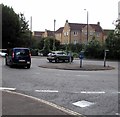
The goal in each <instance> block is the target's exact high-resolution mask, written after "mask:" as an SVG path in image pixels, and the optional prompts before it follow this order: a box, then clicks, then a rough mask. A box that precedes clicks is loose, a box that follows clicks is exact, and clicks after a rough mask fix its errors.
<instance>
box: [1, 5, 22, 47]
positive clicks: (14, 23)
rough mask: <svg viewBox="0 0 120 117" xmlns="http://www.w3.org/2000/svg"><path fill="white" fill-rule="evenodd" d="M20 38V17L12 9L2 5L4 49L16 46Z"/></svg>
mask: <svg viewBox="0 0 120 117" xmlns="http://www.w3.org/2000/svg"><path fill="white" fill-rule="evenodd" d="M19 36H20V24H19V16H18V15H17V14H16V13H15V12H14V10H13V9H12V8H10V7H7V6H4V5H3V4H2V48H7V47H8V44H9V46H15V44H16V43H15V42H16V38H17V37H19Z"/></svg>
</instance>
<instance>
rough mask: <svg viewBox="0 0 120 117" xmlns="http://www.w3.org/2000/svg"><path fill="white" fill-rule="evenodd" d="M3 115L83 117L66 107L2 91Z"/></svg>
mask: <svg viewBox="0 0 120 117" xmlns="http://www.w3.org/2000/svg"><path fill="white" fill-rule="evenodd" d="M0 92H1V91H0ZM2 115H3V116H5V117H6V115H39V116H42V115H49V116H50V115H51V116H52V115H54V116H53V117H55V116H58V115H59V116H60V117H61V116H62V117H64V116H66V117H67V116H68V117H74V116H75V117H77V116H79V117H83V116H82V115H81V114H79V113H76V112H74V111H71V110H69V109H66V108H64V107H60V106H58V105H55V104H53V103H50V102H47V101H45V100H41V99H38V98H34V97H31V96H27V95H23V94H20V93H16V92H13V91H2Z"/></svg>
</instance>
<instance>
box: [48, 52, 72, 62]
mask: <svg viewBox="0 0 120 117" xmlns="http://www.w3.org/2000/svg"><path fill="white" fill-rule="evenodd" d="M47 59H48V60H49V62H53V61H55V62H60V61H61V62H70V60H71V62H72V61H73V56H72V55H71V56H70V54H67V53H66V52H64V51H53V52H51V53H49V54H48V57H47Z"/></svg>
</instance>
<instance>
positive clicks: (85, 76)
mask: <svg viewBox="0 0 120 117" xmlns="http://www.w3.org/2000/svg"><path fill="white" fill-rule="evenodd" d="M76 76H78V77H89V75H76Z"/></svg>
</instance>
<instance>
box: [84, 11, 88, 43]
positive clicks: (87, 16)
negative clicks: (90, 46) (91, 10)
mask: <svg viewBox="0 0 120 117" xmlns="http://www.w3.org/2000/svg"><path fill="white" fill-rule="evenodd" d="M84 10H85V11H87V10H86V9H84ZM87 43H88V11H87Z"/></svg>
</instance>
